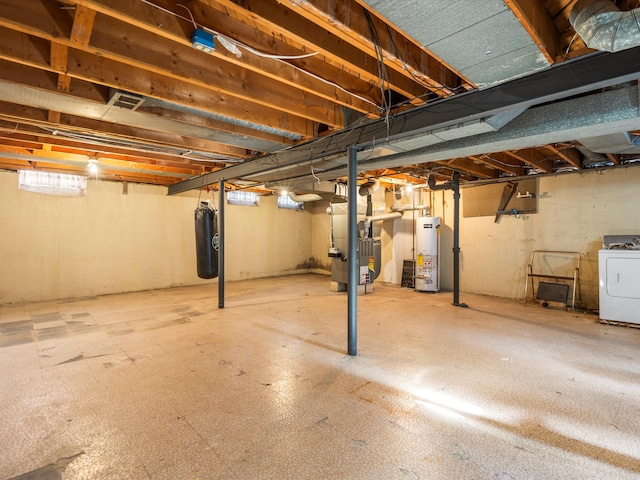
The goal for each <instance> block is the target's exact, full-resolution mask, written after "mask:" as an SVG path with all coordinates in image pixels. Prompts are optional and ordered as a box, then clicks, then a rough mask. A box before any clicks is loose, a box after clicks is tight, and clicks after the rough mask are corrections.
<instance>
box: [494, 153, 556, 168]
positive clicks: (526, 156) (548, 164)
mask: <svg viewBox="0 0 640 480" xmlns="http://www.w3.org/2000/svg"><path fill="white" fill-rule="evenodd" d="M504 153H505V154H506V155H508V156H510V157H512V158H515V159H516V160H519V161H521V162H524V163H527V164H529V165H532V166H534V167H535V168H538V169H540V170H542V171H543V172H545V173H551V172H553V162H552V161H551V160H550V159H549V158H548V155H545V154H544V153H542V152H540V151H538V150H536V149H535V148H527V149H523V150H518V151H516V152H514V151H509V150H507V151H505V152H504Z"/></svg>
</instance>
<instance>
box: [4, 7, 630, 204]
mask: <svg viewBox="0 0 640 480" xmlns="http://www.w3.org/2000/svg"><path fill="white" fill-rule="evenodd" d="M603 2H604V3H603ZM592 3H593V2H589V1H586V0H585V1H582V2H581V5H580V6H579V10H580V11H582V9H583V8H585V6H586V7H589V6H590V5H591V4H592ZM598 3H599V4H602V5H604V7H606V9H607V11H608V10H610V9H618V10H619V12H620V13H619V15H620V16H622V17H624V18H626V19H628V18H630V17H631V16H632V14H633V13H637V12H634V9H637V8H639V7H640V0H627V1H617V2H613V1H611V2H609V1H607V0H598ZM397 4H398V2H394V1H392V0H344V1H341V2H334V1H329V0H242V1H240V0H191V1H187V2H184V1H182V2H180V1H175V0H132V1H130V2H113V1H111V0H78V1H76V2H72V1H62V2H59V1H54V0H34V1H30V2H21V1H20V0H5V1H3V2H2V5H0V35H1V36H2V39H3V41H2V42H0V168H2V169H8V170H19V169H35V170H46V171H61V172H69V173H80V174H87V167H88V163H89V161H90V160H92V161H95V160H97V161H98V165H99V174H98V175H99V176H100V177H101V178H103V179H110V180H119V181H132V182H142V183H152V184H160V185H166V186H169V187H170V188H169V191H170V193H176V192H178V191H184V190H185V189H189V188H199V187H201V186H203V185H206V184H208V183H215V181H214V180H215V179H218V178H222V179H225V180H226V181H228V182H229V185H230V188H233V187H234V185H235V186H236V187H237V188H248V187H253V188H256V189H259V190H260V191H268V190H267V188H268V187H269V186H271V187H272V188H273V187H274V185H276V186H277V185H278V182H279V181H288V182H289V184H291V183H292V182H293V183H295V181H299V182H300V183H301V184H302V183H304V182H306V181H308V177H309V176H310V175H311V174H312V173H313V174H317V175H319V176H320V177H322V179H323V180H336V179H339V178H341V176H343V175H344V166H345V161H346V156H345V149H346V148H347V147H348V146H350V145H358V146H359V148H360V149H361V152H360V153H359V159H360V166H359V171H360V173H361V175H362V176H363V177H372V176H374V177H375V176H384V177H385V178H390V179H395V180H400V181H409V182H422V181H423V180H424V179H425V175H428V174H429V173H432V174H434V175H436V178H438V179H441V180H447V179H449V178H450V177H451V175H452V174H453V172H454V171H458V172H460V173H461V177H462V179H463V181H466V182H469V181H476V180H496V181H497V180H501V179H503V178H505V177H511V176H521V175H527V174H531V173H554V172H558V171H567V170H582V169H585V168H593V167H594V166H597V167H600V168H613V167H616V166H619V165H623V164H625V163H628V162H633V161H635V159H636V156H637V155H638V149H640V147H639V146H638V144H639V142H638V140H637V139H638V132H640V122H639V120H638V115H635V116H634V115H633V114H632V113H630V109H633V108H636V107H637V88H636V87H635V84H636V83H637V79H638V78H639V77H640V65H636V64H638V63H639V62H638V61H637V60H636V59H635V57H640V55H638V52H637V51H636V50H637V49H638V47H637V46H635V45H640V39H637V38H633V35H634V34H633V33H625V35H627V37H628V38H622V39H620V40H621V41H618V42H617V43H616V45H618V44H624V45H625V48H631V50H630V52H631V53H629V50H627V53H625V52H619V53H615V54H614V53H609V52H601V51H596V50H594V49H590V48H587V47H586V46H585V43H584V41H583V39H582V38H581V36H580V35H578V34H577V33H576V31H575V30H574V29H573V27H572V25H571V23H570V14H571V11H572V8H573V7H574V5H575V4H576V2H575V0H554V1H551V0H547V1H542V0H540V1H535V2H531V1H525V0H478V1H474V2H469V1H463V0H459V1H447V2H440V1H435V0H411V1H407V2H402V8H398V7H397ZM598 7H600V5H598ZM574 13H575V12H574ZM587 14H588V15H587ZM587 14H583V15H582V17H580V21H581V22H584V17H585V16H588V17H589V18H588V19H587V20H588V21H591V22H592V23H593V22H602V21H603V20H602V19H601V18H600V17H595V16H593V15H591V13H590V11H587ZM587 24H588V22H587ZM196 28H197V29H198V30H199V31H200V32H204V34H205V37H206V35H208V34H211V35H212V36H213V41H214V51H213V52H211V53H204V52H202V51H200V50H198V49H196V48H194V46H193V45H192V34H193V33H194V30H195V29H196ZM580 28H581V29H583V28H584V24H583V23H581V24H580ZM635 35H637V33H636V34H635ZM580 62H582V63H580ZM617 63H624V64H625V69H624V71H623V70H621V69H618V68H616V66H617ZM574 64H575V65H578V67H576V68H579V66H580V65H587V66H588V69H587V70H584V71H586V72H593V73H589V74H585V75H582V77H584V78H580V79H579V80H580V82H581V84H575V83H573V84H572V85H571V88H569V87H565V83H566V84H567V85H568V84H569V83H571V82H575V80H576V79H575V78H574V76H575V71H577V70H576V69H575V68H573V66H572V65H574ZM612 67H613V68H612ZM563 75H564V76H565V79H563ZM550 79H553V80H552V81H553V83H554V85H553V87H554V88H555V90H556V92H555V95H549V94H548V93H544V92H543V90H544V87H545V85H544V83H545V82H547V83H548V82H550V81H551V80H550ZM565 80H566V82H565ZM527 82H528V83H527ZM609 92H612V93H609ZM538 93H539V95H538V97H537V98H536V94H538ZM576 95H577V96H578V98H573V97H576ZM608 96H610V97H611V98H613V97H615V101H611V102H608V100H607V99H609V97H608ZM511 97H514V98H515V100H517V101H515V100H514V101H512V102H511V104H509V98H511ZM516 97H517V98H516ZM520 97H523V98H524V97H527V99H526V101H523V100H522V99H521V98H520ZM603 102H604V103H603ZM498 103H499V104H500V105H502V107H501V108H500V109H496V108H494V106H495V105H497V104H498ZM589 105H604V107H606V111H607V115H604V116H601V117H597V115H591V114H590V113H589V110H588V106H589ZM433 112H439V113H438V114H437V115H435V114H434V113H433ZM442 112H446V113H447V115H446V121H442V122H438V121H436V120H437V119H438V118H440V116H441V115H442ZM483 112H486V114H484V113H483ZM548 115H554V117H553V118H552V119H551V120H553V121H551V120H549V121H547V120H542V119H545V118H547V116H548ZM434 119H435V120H434ZM550 125H554V126H555V127H554V130H553V131H549V126H550ZM300 152H305V155H304V158H302V157H300V155H301V153H300ZM285 159H286V161H285ZM310 165H313V167H314V171H313V172H312V171H311V169H310ZM296 179H297V180H296ZM294 180H295V181H294ZM185 182H186V183H185ZM265 184H266V185H265ZM194 185H195V186H196V187H194Z"/></svg>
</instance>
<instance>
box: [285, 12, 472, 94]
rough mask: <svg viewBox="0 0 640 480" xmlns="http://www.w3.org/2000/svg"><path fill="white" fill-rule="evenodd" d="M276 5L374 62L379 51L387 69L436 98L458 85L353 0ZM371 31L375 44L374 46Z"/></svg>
mask: <svg viewBox="0 0 640 480" xmlns="http://www.w3.org/2000/svg"><path fill="white" fill-rule="evenodd" d="M279 3H282V4H284V5H286V6H288V7H289V8H290V9H292V10H295V11H296V12H298V13H300V14H301V15H302V16H304V17H305V18H307V19H308V20H311V21H312V22H314V23H315V24H316V25H318V26H319V27H320V28H323V29H325V30H327V31H329V32H331V33H332V34H333V35H335V36H336V37H337V38H340V39H342V40H344V41H346V42H349V43H350V44H351V45H353V46H355V47H356V48H358V49H360V50H362V51H363V52H365V53H366V54H367V55H370V56H372V57H374V58H375V57H376V55H377V53H376V48H378V47H379V48H380V49H382V51H383V52H384V63H385V65H386V66H387V67H389V68H391V69H394V70H395V71H396V72H398V73H400V74H401V75H404V76H406V77H407V78H410V79H412V80H414V81H416V79H417V80H419V82H420V83H422V84H423V85H425V86H426V87H427V88H428V89H430V90H431V91H433V92H434V93H436V94H437V95H438V96H441V97H447V96H450V95H452V94H453V93H454V91H453V89H455V88H456V87H459V86H460V84H461V79H460V75H459V74H458V73H455V72H454V71H453V69H452V68H451V67H448V66H446V65H444V63H443V62H442V61H441V60H438V59H436V58H435V57H434V56H433V55H432V54H430V53H428V52H427V51H426V49H424V48H423V47H422V46H420V45H418V44H417V43H414V42H412V41H411V40H409V39H408V38H407V36H406V35H404V34H402V33H400V31H399V30H398V29H397V28H396V27H395V26H393V25H392V24H390V23H388V22H386V21H384V20H383V19H382V18H380V17H379V16H377V14H375V12H373V11H371V10H369V8H368V7H365V6H363V5H361V4H359V3H357V2H356V1H355V0H342V1H341V2H335V0H314V1H313V2H310V1H309V0H279ZM365 12H366V13H365ZM372 30H373V32H374V34H375V35H376V40H377V42H379V44H376V43H374V41H373V39H372V33H371V31H372ZM415 100H416V101H418V100H419V99H415ZM420 103H423V102H420Z"/></svg>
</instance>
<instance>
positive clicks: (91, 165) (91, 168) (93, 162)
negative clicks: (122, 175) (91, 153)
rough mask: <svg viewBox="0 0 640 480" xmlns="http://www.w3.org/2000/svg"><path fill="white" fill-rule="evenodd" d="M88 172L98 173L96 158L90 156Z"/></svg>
mask: <svg viewBox="0 0 640 480" xmlns="http://www.w3.org/2000/svg"><path fill="white" fill-rule="evenodd" d="M89 173H94V174H95V173H98V159H97V158H90V159H89Z"/></svg>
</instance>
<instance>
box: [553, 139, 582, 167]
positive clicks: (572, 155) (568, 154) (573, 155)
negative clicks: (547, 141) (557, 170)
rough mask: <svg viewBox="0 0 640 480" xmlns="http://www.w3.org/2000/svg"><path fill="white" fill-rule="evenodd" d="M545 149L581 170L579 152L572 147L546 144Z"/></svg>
mask: <svg viewBox="0 0 640 480" xmlns="http://www.w3.org/2000/svg"><path fill="white" fill-rule="evenodd" d="M544 148H546V149H547V150H550V151H551V152H553V153H555V154H556V155H558V156H559V157H560V158H561V159H562V160H564V161H565V162H567V163H569V164H570V165H573V166H574V167H576V168H577V169H579V170H582V168H583V167H582V159H581V158H580V152H579V151H578V150H576V149H575V148H574V147H568V148H557V147H556V146H555V145H547V146H546V147H544Z"/></svg>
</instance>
